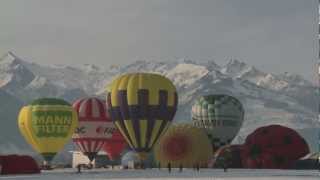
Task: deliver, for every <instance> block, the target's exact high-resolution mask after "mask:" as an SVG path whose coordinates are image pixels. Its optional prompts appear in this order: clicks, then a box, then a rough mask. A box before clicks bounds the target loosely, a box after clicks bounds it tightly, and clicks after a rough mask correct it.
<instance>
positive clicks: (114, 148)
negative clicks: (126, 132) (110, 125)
mask: <svg viewBox="0 0 320 180" xmlns="http://www.w3.org/2000/svg"><path fill="white" fill-rule="evenodd" d="M126 147H127V142H126V141H125V139H124V138H123V136H122V135H121V133H120V132H119V130H118V129H117V130H115V131H114V133H113V134H112V138H110V139H107V140H106V141H105V143H104V146H103V150H104V151H105V152H106V153H107V155H108V158H109V159H110V160H115V159H117V158H119V157H120V154H121V153H122V151H123V150H124V149H125V148H126Z"/></svg>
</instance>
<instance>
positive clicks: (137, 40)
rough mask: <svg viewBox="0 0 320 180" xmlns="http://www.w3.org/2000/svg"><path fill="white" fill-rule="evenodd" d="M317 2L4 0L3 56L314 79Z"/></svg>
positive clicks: (0, 24) (0, 14)
mask: <svg viewBox="0 0 320 180" xmlns="http://www.w3.org/2000/svg"><path fill="white" fill-rule="evenodd" d="M317 4H318V1H317V0H86V1H84V0H28V1H24V0H1V1H0V28H1V30H0V53H5V52H6V51H9V50H11V51H13V52H15V53H16V54H17V55H19V56H21V57H24V58H26V59H28V60H31V61H34V62H38V63H42V64H53V63H55V64H57V63H60V64H76V63H81V64H82V63H94V64H97V65H105V66H109V65H111V64H119V65H121V64H126V63H130V62H133V61H135V60H140V59H141V60H170V59H175V58H187V59H192V60H209V59H214V60H215V61H216V62H217V63H219V64H224V63H225V62H224V61H226V60H228V59H230V58H237V59H239V60H242V61H245V62H247V63H249V64H251V65H255V66H256V67H258V68H259V69H262V70H264V71H271V72H276V73H278V72H284V71H289V72H297V73H300V74H303V75H305V76H306V77H307V78H309V79H311V77H312V66H313V64H314V63H315V62H316V60H317V50H318V44H317V39H316V38H317V28H318V26H317V22H318V20H317V18H318V15H317V13H318V10H317V9H318V5H317Z"/></svg>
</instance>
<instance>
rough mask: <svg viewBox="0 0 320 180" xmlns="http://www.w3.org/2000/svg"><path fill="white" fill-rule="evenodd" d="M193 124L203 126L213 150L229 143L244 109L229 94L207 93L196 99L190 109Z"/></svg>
mask: <svg viewBox="0 0 320 180" xmlns="http://www.w3.org/2000/svg"><path fill="white" fill-rule="evenodd" d="M191 115H192V121H193V123H194V125H195V126H197V127H200V128H204V129H206V131H207V135H208V137H209V139H210V140H211V144H212V146H213V148H214V150H217V149H218V148H219V147H221V146H224V145H227V144H230V143H231V141H232V140H233V138H234V137H235V136H236V135H237V133H238V132H239V130H240V127H241V125H242V122H243V119H244V109H243V107H242V104H241V103H240V101H239V100H237V99H236V98H234V97H232V96H229V95H208V96H202V97H200V98H198V99H197V100H196V102H195V103H194V105H193V106H192V110H191Z"/></svg>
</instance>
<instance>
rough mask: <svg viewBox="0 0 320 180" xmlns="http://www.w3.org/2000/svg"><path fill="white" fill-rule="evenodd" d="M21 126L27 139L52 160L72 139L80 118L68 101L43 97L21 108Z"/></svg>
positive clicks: (44, 156)
mask: <svg viewBox="0 0 320 180" xmlns="http://www.w3.org/2000/svg"><path fill="white" fill-rule="evenodd" d="M18 125H19V129H20V132H21V134H22V135H23V136H24V138H25V139H26V141H27V142H28V143H29V144H30V145H31V146H32V147H33V148H34V150H35V151H37V152H38V153H39V154H41V155H42V156H43V158H44V160H45V162H47V163H49V162H50V161H51V160H52V159H53V157H54V156H55V155H56V154H57V152H59V151H60V150H61V149H62V148H63V147H64V145H65V144H66V143H67V141H68V140H69V139H70V138H71V136H72V134H73V132H74V130H75V128H76V127H77V125H78V117H77V113H76V112H75V110H74V109H73V108H72V106H71V105H70V104H69V103H68V102H66V101H64V100H61V99H55V98H42V99H38V100H35V101H33V102H32V103H31V104H30V105H27V106H24V107H23V108H22V109H21V111H20V113H19V117H18Z"/></svg>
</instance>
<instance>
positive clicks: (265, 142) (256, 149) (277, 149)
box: [241, 125, 309, 169]
mask: <svg viewBox="0 0 320 180" xmlns="http://www.w3.org/2000/svg"><path fill="white" fill-rule="evenodd" d="M308 153H309V147H308V145H307V143H306V141H305V140H304V139H303V138H302V137H301V136H300V135H299V134H298V133H297V132H296V131H294V130H292V129H290V128H288V127H284V126H280V125H270V126H265V127H260V128H258V129H256V130H255V131H254V132H253V133H252V134H250V135H249V136H248V137H247V138H246V141H245V144H244V149H243V151H242V152H241V158H242V164H243V166H244V167H245V168H280V169H285V168H288V167H290V165H291V164H292V162H293V161H295V160H298V159H299V158H301V157H303V156H305V155H307V154H308Z"/></svg>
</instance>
